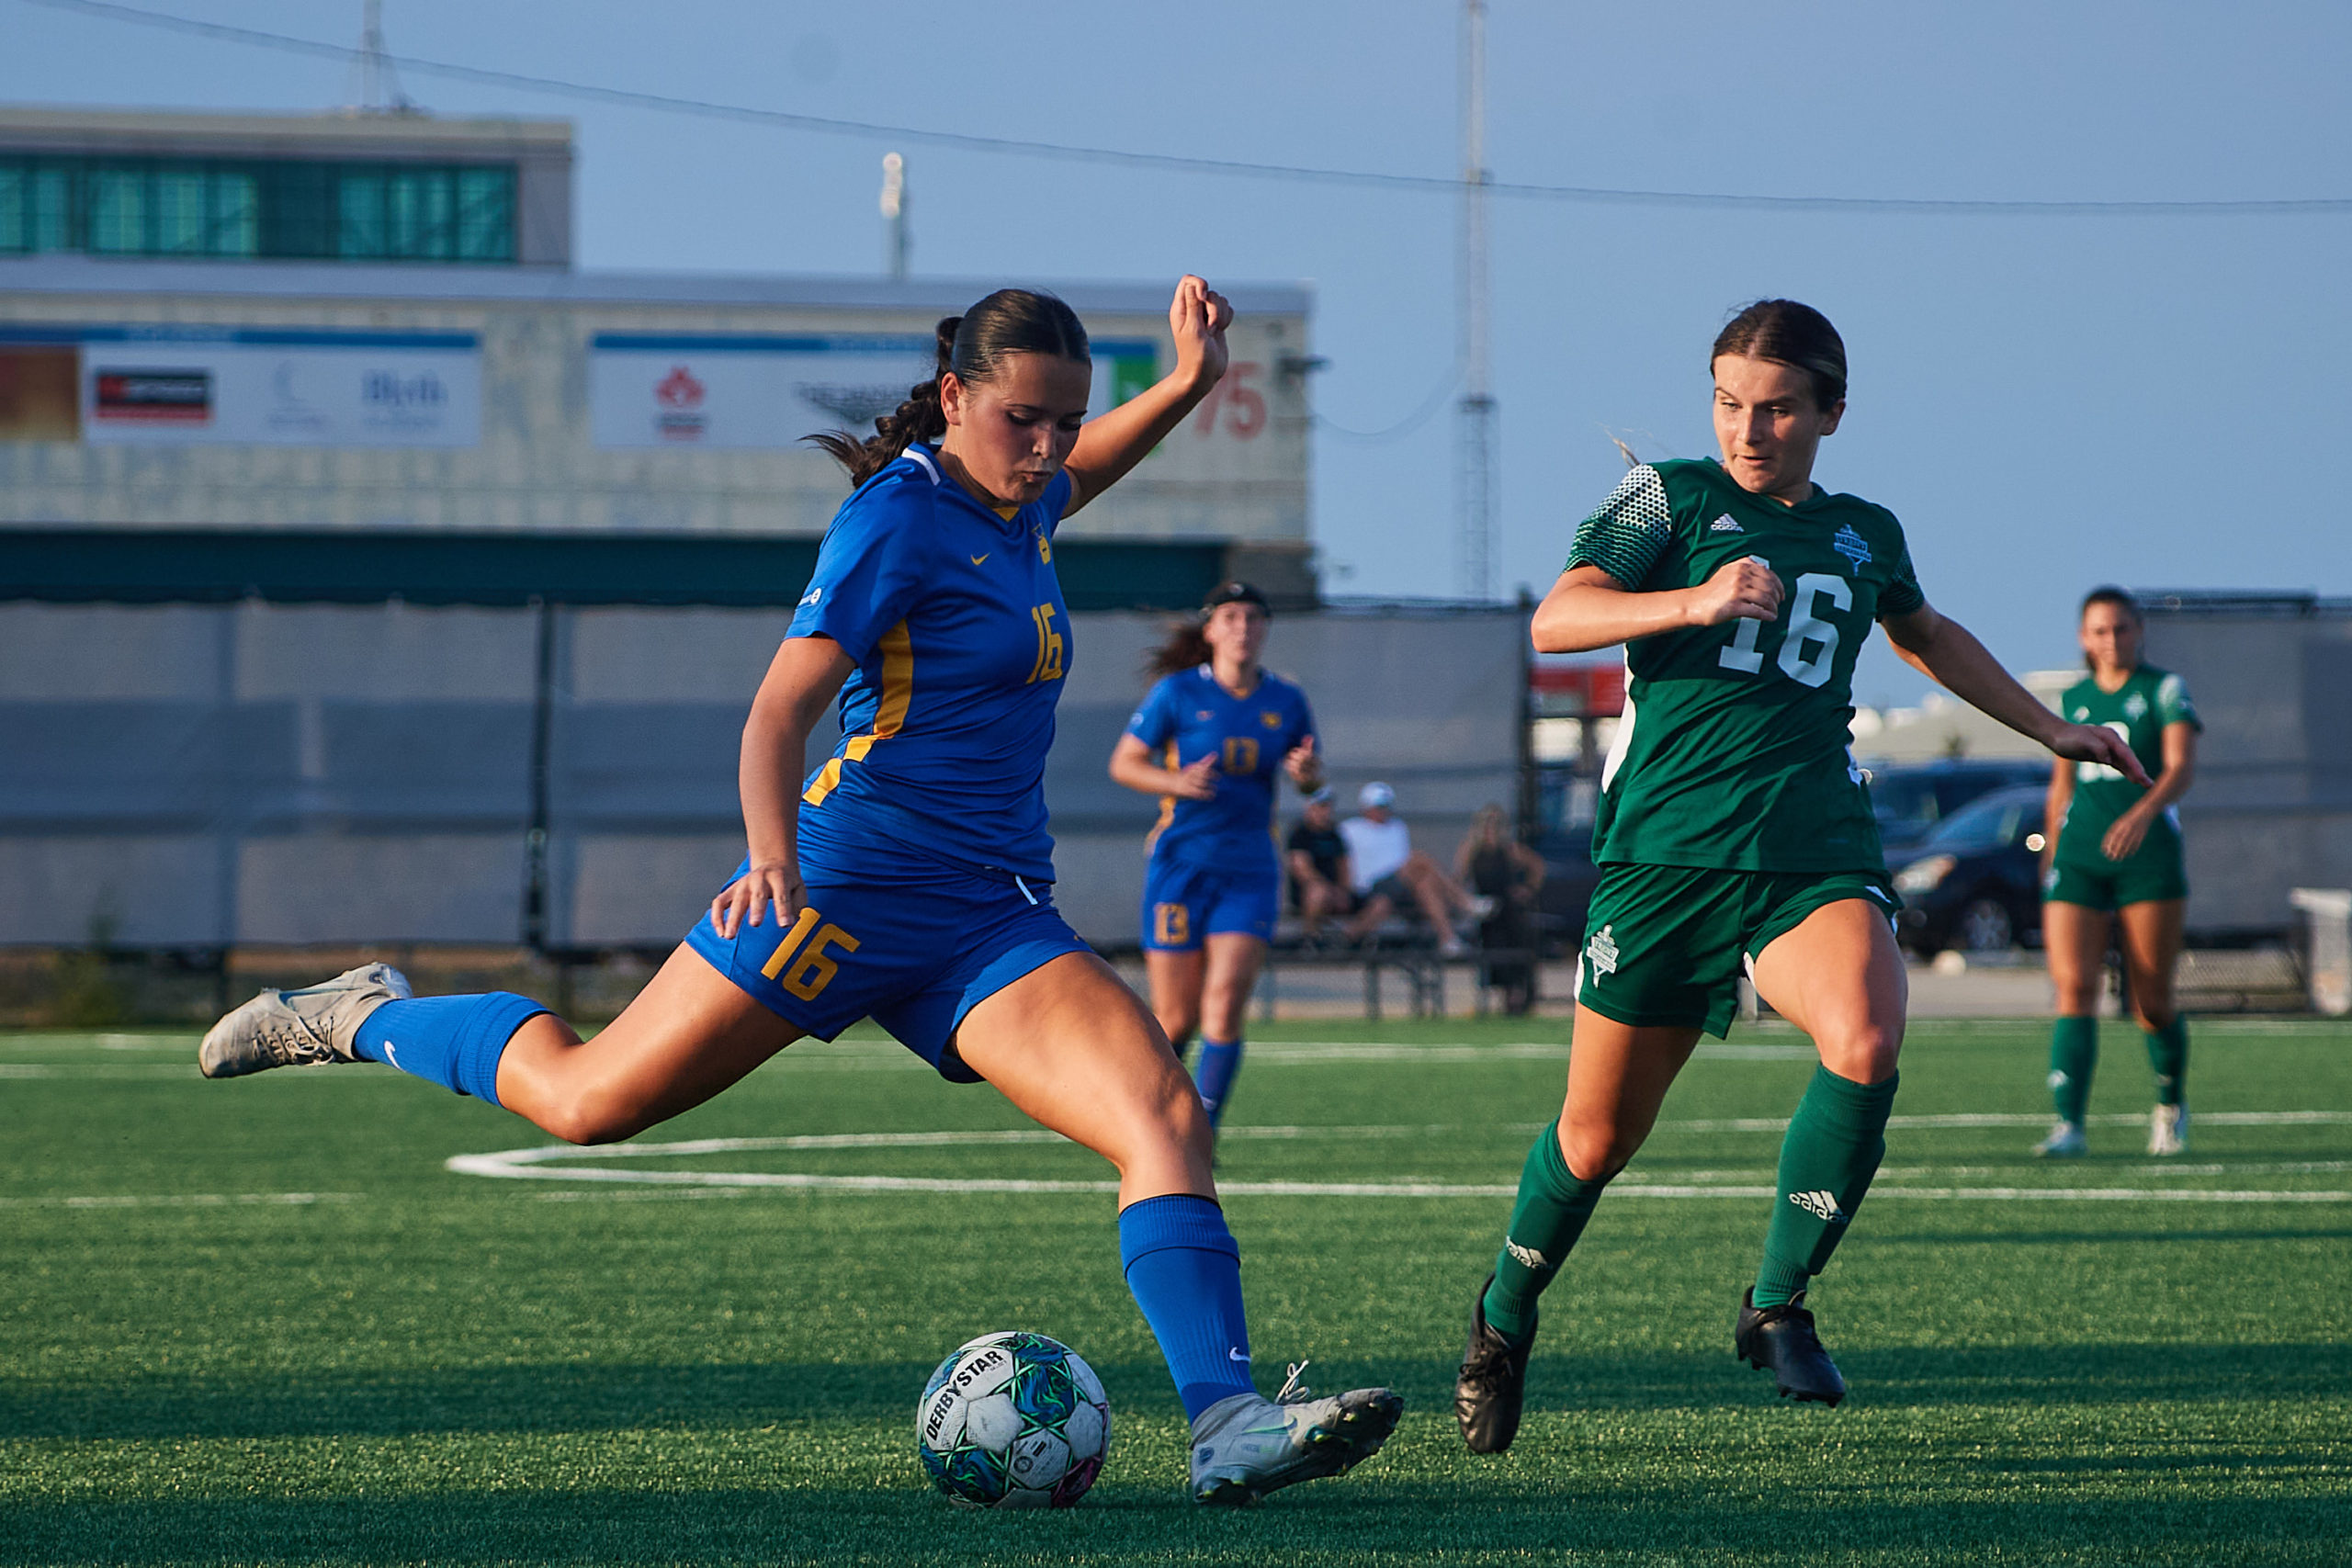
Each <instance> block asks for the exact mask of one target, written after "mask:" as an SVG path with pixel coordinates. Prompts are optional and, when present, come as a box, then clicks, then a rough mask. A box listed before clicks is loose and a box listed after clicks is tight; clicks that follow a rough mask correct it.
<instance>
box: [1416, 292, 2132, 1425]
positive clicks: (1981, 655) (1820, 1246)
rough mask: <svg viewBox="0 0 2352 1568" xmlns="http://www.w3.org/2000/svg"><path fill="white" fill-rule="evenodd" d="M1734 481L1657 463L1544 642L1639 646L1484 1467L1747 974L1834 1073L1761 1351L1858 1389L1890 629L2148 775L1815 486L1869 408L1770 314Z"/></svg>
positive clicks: (1741, 1333)
mask: <svg viewBox="0 0 2352 1568" xmlns="http://www.w3.org/2000/svg"><path fill="white" fill-rule="evenodd" d="M1711 363H1712V367H1713V373H1714V386H1715V391H1714V423H1715V437H1716V441H1717V444H1718V445H1719V446H1720V447H1721V448H1722V451H1723V460H1722V462H1721V463H1715V462H1671V463H1659V464H1657V465H1644V466H1642V467H1640V468H1635V469H1634V470H1633V472H1631V473H1630V474H1628V475H1627V476H1626V477H1625V481H1624V483H1623V485H1621V486H1620V487H1619V488H1618V490H1617V492H1616V493H1615V494H1614V495H1612V496H1611V497H1610V498H1609V500H1608V501H1607V502H1604V503H1603V504H1602V505H1601V507H1600V510H1599V511H1598V512H1595V513H1593V514H1592V515H1591V516H1590V517H1589V518H1587V519H1586V520H1585V522H1584V523H1583V525H1581V526H1580V527H1579V528H1578V529H1577V536H1576V543H1575V546H1574V547H1573V548H1572V549H1571V550H1570V552H1569V554H1568V561H1567V568H1566V570H1565V571H1563V572H1562V573H1561V575H1560V579H1559V581H1557V582H1556V583H1555V584H1554V586H1553V588H1552V591H1551V592H1550V593H1549V594H1547V595H1546V596H1545V598H1544V603H1543V604H1542V606H1541V607H1539V608H1538V609H1537V610H1536V612H1535V620H1534V626H1533V628H1532V631H1533V637H1534V643H1535V647H1536V648H1537V649H1539V650H1541V651H1544V652H1547V653H1549V652H1561V653H1566V652H1573V651H1577V650H1581V649H1596V648H1605V647H1608V646H1609V645H1610V644H1611V643H1617V642H1623V644H1624V645H1625V650H1626V665H1627V671H1628V674H1629V677H1630V679H1629V681H1628V683H1627V699H1626V704H1625V712H1624V716H1623V718H1622V719H1621V720H1620V721H1619V725H1618V730H1617V737H1616V740H1615V743H1614V744H1613V745H1612V746H1611V749H1610V755H1609V760H1608V761H1607V763H1606V765H1605V767H1604V769H1603V771H1602V773H1601V795H1600V815H1599V818H1598V820H1597V821H1596V823H1595V825H1594V829H1593V843H1594V854H1593V858H1594V860H1595V861H1597V862H1598V863H1600V868H1601V879H1600V885H1599V886H1597V887H1596V888H1595V889H1594V892H1593V897H1592V906H1591V911H1590V913H1589V915H1588V916H1587V918H1586V940H1585V948H1584V954H1583V960H1582V963H1581V964H1580V965H1579V970H1578V975H1577V1012H1576V1031H1575V1036H1574V1043H1573V1044H1572V1046H1571V1048H1570V1051H1569V1057H1568V1085H1567V1095H1566V1100H1565V1102H1564V1103H1563V1105H1562V1108H1561V1111H1560V1117H1559V1120H1558V1121H1557V1122H1555V1123H1554V1124H1553V1125H1551V1126H1547V1127H1546V1128H1544V1131H1543V1132H1542V1133H1541V1134H1538V1135H1537V1137H1536V1139H1535V1145H1534V1147H1533V1148H1532V1149H1531V1150H1530V1151H1529V1153H1528V1156H1527V1164H1526V1168H1525V1169H1524V1171H1523V1172H1522V1174H1521V1179H1520V1188H1519V1197H1518V1201H1517V1203H1516V1205H1515V1207H1514V1208H1513V1209H1512V1211H1511V1217H1510V1229H1509V1231H1508V1232H1507V1233H1506V1234H1505V1236H1504V1240H1503V1246H1502V1250H1501V1252H1500V1254H1499V1255H1498V1257H1497V1258H1496V1260H1495V1271H1494V1273H1493V1275H1492V1276H1491V1277H1490V1278H1489V1279H1488V1280H1487V1282H1486V1284H1484V1285H1483V1286H1482V1287H1481V1288H1480V1290H1479V1292H1478V1294H1477V1296H1476V1298H1475V1299H1474V1300H1473V1302H1472V1303H1471V1311H1470V1340H1469V1345H1468V1347H1467V1348H1466V1349H1465V1350H1464V1354H1463V1361H1462V1371H1461V1375H1460V1378H1459V1381H1458V1382H1457V1384H1456V1388H1455V1413H1456V1415H1457V1416H1459V1417H1460V1419H1461V1423H1462V1433H1463V1437H1464V1440H1465V1441H1467V1442H1468V1444H1469V1445H1470V1447H1471V1449H1472V1450H1475V1451H1477V1452H1481V1453H1494V1452H1498V1451H1500V1450H1502V1449H1504V1448H1506V1447H1508V1446H1509V1445H1510V1440H1511V1438H1512V1436H1513V1435H1514V1434H1515V1433H1516V1432H1517V1431H1518V1429H1519V1417H1520V1406H1521V1393H1522V1390H1523V1387H1524V1383H1525V1380H1526V1371H1527V1356H1528V1351H1529V1348H1530V1347H1531V1346H1532V1343H1533V1341H1534V1337H1535V1325H1536V1314H1535V1303H1536V1297H1537V1296H1538V1294H1539V1293H1541V1292H1542V1291H1543V1290H1544V1287H1545V1286H1546V1285H1547V1284H1549V1283H1550V1282H1551V1280H1552V1279H1553V1278H1554V1276H1555V1273H1556V1272H1557V1270H1558V1269H1559V1268H1560V1265H1561V1264H1562V1262H1563V1261H1564V1260H1565V1259H1566V1255H1567V1252H1568V1249H1569V1248H1570V1247H1572V1246H1574V1245H1575V1242H1576V1239H1577V1234H1578V1233H1579V1232H1581V1231H1582V1230H1583V1228H1584V1224H1585V1221H1586V1219H1587V1218H1588V1217H1589V1215H1590V1214H1591V1213H1592V1208H1593V1204H1594V1203H1595V1202H1596V1201H1598V1200H1599V1198H1600V1192H1601V1189H1602V1188H1603V1187H1605V1186H1606V1185H1607V1184H1608V1182H1609V1179H1611V1177H1613V1176H1615V1175H1616V1174H1617V1172H1618V1171H1619V1170H1621V1169H1623V1167H1624V1165H1625V1162H1626V1161H1627V1160H1629V1159H1631V1158H1632V1157H1633V1156H1634V1150H1636V1149H1638V1148H1639V1147H1640V1146H1641V1145H1642V1141H1643V1139H1644V1138H1645V1137H1646V1136H1647V1135H1648V1134H1649V1130H1650V1126H1651V1124H1652V1122H1654V1121H1655V1120H1656V1119H1657V1111H1658V1106H1659V1104H1660V1102H1661V1101H1662V1100H1664V1099H1665V1097H1666V1091H1667V1088H1668V1085H1670V1084H1671V1083H1672V1082H1673V1081H1674V1077H1675V1075H1676V1074H1677V1073H1678V1072H1679V1071H1680V1070H1681V1068H1682V1065H1683V1063H1684V1062H1686V1061H1688V1060H1689V1059H1690V1056H1691V1050H1692V1048H1693V1047H1695V1046H1696V1045H1697V1044H1698V1042H1699V1036H1700V1034H1701V1033H1702V1032H1713V1033H1715V1034H1718V1035H1720V1034H1722V1033H1724V1032H1725V1030H1726V1029H1728V1027H1729V1026H1730V1022H1731V1018H1732V1014H1733V1011H1734V1007H1735V1000H1736V990H1735V987H1736V980H1737V977H1738V975H1739V973H1740V970H1741V968H1742V966H1743V965H1745V966H1746V967H1747V972H1748V973H1749V974H1750V975H1751V976H1753V977H1754V979H1755V983H1756V987H1757V989H1758V991H1759V992H1760V993H1761V994H1762V995H1763V997H1764V998H1765V999H1766V1000H1768V1001H1770V1003H1771V1004H1772V1006H1773V1008H1774V1009H1776V1010H1778V1011H1779V1012H1780V1013H1781V1015H1782V1016H1783V1017H1785V1018H1787V1019H1788V1020H1789V1021H1791V1022H1792V1023H1794V1024H1796V1025H1797V1027H1798V1028H1800V1029H1803V1030H1804V1032H1806V1033H1808V1034H1810V1035H1811V1036H1812V1037H1813V1040H1814V1043H1815V1046H1816V1047H1818V1049H1819V1051H1820V1054H1821V1066H1820V1068H1819V1070H1818V1071H1816V1072H1815V1075H1814V1077H1813V1082H1812V1084H1811V1085H1810V1086H1809V1087H1808V1088H1807V1089H1806V1090H1805V1093H1804V1099H1803V1100H1802V1101H1801V1102H1800V1103H1799V1104H1798V1106H1797V1108H1796V1114H1795V1116H1794V1118H1793V1119H1792V1121H1791V1122H1790V1124H1789V1131H1788V1134H1787V1137H1786V1139H1785V1140H1784V1141H1783V1143H1782V1145H1781V1165H1780V1182H1779V1193H1778V1195H1777V1197H1776V1198H1775V1200H1774V1203H1773V1209H1772V1213H1771V1219H1770V1225H1769V1227H1768V1229H1767V1232H1766V1235H1765V1241H1764V1256H1763V1261H1762V1265H1761V1268H1760V1269H1759V1270H1758V1274H1757V1276H1756V1283H1755V1285H1754V1287H1753V1289H1752V1290H1751V1291H1750V1292H1748V1293H1747V1295H1746V1296H1744V1297H1743V1298H1742V1300H1741V1302H1740V1305H1739V1312H1738V1315H1737V1318H1736V1322H1735V1325H1734V1344H1735V1347H1736V1351H1737V1353H1738V1354H1739V1356H1740V1357H1741V1358H1742V1359H1746V1360H1747V1361H1749V1362H1751V1363H1753V1364H1754V1365H1756V1366H1758V1367H1759V1368H1766V1369H1769V1370H1770V1371H1772V1372H1773V1373H1774V1375H1775V1377H1776V1379H1777V1381H1778V1383H1779V1386H1780V1390H1781V1393H1784V1394H1793V1395H1795V1396H1796V1397H1797V1398H1799V1399H1814V1400H1821V1401H1824V1402H1826V1403H1828V1404H1836V1403H1837V1402H1838V1400H1839V1399H1840V1398H1842V1397H1843V1396H1844V1394H1845V1391H1846V1385H1845V1382H1844V1380H1843V1379H1842V1378H1841V1377H1840V1376H1839V1375H1838V1369H1837V1367H1836V1366H1834V1365H1833V1364H1831V1362H1830V1360H1829V1358H1828V1356H1827V1355H1826V1354H1825V1353H1824V1352H1823V1350H1822V1348H1821V1342H1820V1340H1819V1338H1818V1337H1816V1336H1815V1330H1814V1319H1813V1314H1811V1313H1810V1312H1809V1311H1807V1310H1806V1308H1805V1306H1804V1291H1805V1286H1806V1283H1807V1281H1808V1280H1810V1279H1811V1278H1812V1277H1813V1276H1814V1275H1815V1274H1817V1273H1819V1272H1820V1271H1821V1270H1822V1269H1823V1267H1824V1266H1825V1265H1826V1264H1827V1262H1828V1261H1829V1255H1830V1253H1831V1251H1832V1250H1833V1249H1834V1248H1835V1247H1837V1245H1838V1239H1839V1237H1840V1236H1842V1235H1844V1233H1845V1230H1846V1227H1847V1224H1848V1223H1849V1221H1850V1220H1851V1219H1852V1217H1853V1213H1854V1211H1855V1208H1856V1206H1857V1205H1859V1204H1860V1201H1861V1200H1862V1195H1863V1193H1864V1192H1865V1191H1867V1190H1869V1187H1870V1181H1871V1176H1872V1175H1873V1174H1874V1173H1875V1172H1876V1170H1877V1168H1878V1162H1879V1157H1880V1156H1881V1154H1882V1153H1883V1151H1884V1148H1885V1140H1884V1132H1885V1127H1886V1118H1887V1112H1888V1109H1889V1107H1890V1106H1891V1105H1892V1104H1893V1102H1894V1086H1895V1055H1896V1052H1897V1050H1898V1048H1899V1047H1900V1045H1901V1043H1902V1040H1903V1021H1904V1006H1905V981H1904V970H1903V960H1902V955H1901V953H1899V952H1898V951H1897V949H1896V947H1895V943H1894V931H1893V927H1892V924H1891V920H1890V917H1891V916H1892V914H1893V913H1894V909H1895V908H1896V906H1897V900H1896V898H1895V897H1894V891H1893V889H1892V888H1891V887H1890V886H1888V883H1887V879H1886V870H1885V866H1884V863H1883V858H1882V855H1881V852H1880V848H1879V841H1878V833H1877V829H1876V826H1875V824H1874V823H1873V821H1872V818H1871V807H1870V799H1869V795H1868V794H1867V792H1866V791H1865V789H1864V787H1863V781H1862V774H1861V773H1860V770H1859V769H1858V768H1856V767H1855V766H1854V765H1853V761H1852V759H1851V757H1850V756H1849V753H1848V751H1847V750H1846V746H1847V740H1848V736H1849V728H1848V727H1849V724H1850V723H1851V721H1852V716H1853V709H1852V706H1851V700H1852V699H1851V694H1850V685H1851V680H1852V675H1853V669H1854V659H1855V656H1856V654H1857V652H1858V651H1859V650H1860V646H1861V644H1862V641H1863V639H1864V638H1865V637H1868V636H1869V634H1870V629H1871V623H1872V622H1876V623H1878V624H1879V625H1881V626H1884V627H1885V628H1886V631H1887V635H1888V637H1890V638H1891V639H1893V641H1894V645H1895V647H1896V649H1898V650H1899V651H1900V652H1901V653H1902V655H1903V657H1904V658H1905V659H1906V660H1909V661H1910V662H1911V663H1912V664H1914V665H1916V666H1917V668H1919V669H1920V670H1922V671H1926V672H1927V673H1928V674H1929V675H1932V676H1933V677H1935V678H1936V679H1937V680H1939V681H1940V682H1943V684H1944V685H1946V686H1947V687H1949V688H1951V691H1952V692H1953V693H1955V694H1958V695H1959V696H1960V697H1962V698H1963V699H1964V700H1966V701H1968V702H1970V703H1972V704H1973V705H1975V706H1977V707H1979V708H1981V709H1983V710H1984V711H1985V713H1987V714H1989V715H1991V716H1993V717H1995V718H1997V719H1999V720H2000V721H2001V722H2003V723H2004V724H2007V725H2008V726H2010V727H2011V728H2015V729H2017V730H2018V731H2020V732H2022V733H2024V734H2026V735H2029V736H2031V737H2032V738H2033V739H2036V740H2038V741H2041V743H2042V744H2044V745H2046V746H2049V747H2050V748H2051V749H2052V750H2054V751H2056V752H2058V753H2059V754H2060V755H2062V756H2067V757H2076V758H2082V759H2086V760H2089V761H2101V762H2107V763H2109V764H2111V765H2113V766H2115V767H2118V768H2120V769H2121V770H2122V771H2123V772H2125V773H2129V774H2132V775H2135V776H2136V775H2138V774H2139V772H2140V765H2139V763H2138V762H2137V761H2135V760H2134V759H2133V757H2132V755H2131V750H2130V749H2129V748H2128V747H2127V746H2125V745H2124V743H2123V741H2122V740H2121V739H2120V738H2119V737H2117V736H2116V735H2114V734H2113V733H2112V732H2110V731H2109V730H2106V729H2103V728H2098V727H2097V726H2092V725H2077V724H2069V723H2066V722H2065V721H2064V720H2063V719H2061V718H2060V717H2059V716H2057V715H2055V714H2052V712H2051V711H2050V710H2049V709H2047V708H2045V707H2043V706H2042V705H2041V703H2040V702H2038V701H2036V700H2035V699H2034V697H2033V696H2032V694H2030V693H2028V692H2027V691H2026V690H2025V689H2024V688H2023V687H2021V686H2019V685H2018V683H2017V682H2015V681H2013V680H2011V679H2010V678H2009V676H2008V675H2007V673H2006V672H2005V671H2003V670H2002V669H2001V667H2000V665H1999V664H1998V663H1996V661H1995V660H1994V659H1993V656H1992V655H1991V654H1990V653H1988V652H1986V651H1985V648H1984V646H1983V645H1982V644H1981V643H1979V642H1978V641H1977V640H1976V639H1975V638H1974V637H1972V636H1970V635H1969V633H1968V632H1967V631H1966V630H1965V629H1963V628H1962V626H1959V625H1958V624H1957V623H1955V622H1953V621H1951V620H1948V619H1946V618H1945V617H1944V616H1942V615H1939V614H1937V613H1936V611H1935V610H1934V609H1932V608H1930V607H1929V606H1928V602H1927V599H1926V598H1925V597H1924V596H1923V595H1922V594H1921V592H1920V591H1919V585H1918V583H1917V580H1916V579H1915V577H1914V576H1913V573H1912V570H1911V556H1910V551H1909V549H1908V548H1907V547H1905V543H1904V538H1903V529H1902V526H1901V525H1899V524H1898V523H1896V522H1895V520H1894V514H1893V513H1889V512H1887V511H1885V510H1884V509H1883V508H1882V507H1878V506H1873V505H1871V503H1870V502H1865V501H1860V500H1858V499H1856V498H1855V497H1853V496H1850V495H1832V494H1829V493H1827V492H1826V491H1823V490H1822V489H1821V488H1820V487H1819V486H1817V485H1815V483H1814V482H1813V464H1814V457H1815V452H1816V450H1817V448H1818V446H1819V444H1820V441H1821V438H1822V437H1823V436H1825V435H1827V434H1830V433H1831V432H1832V431H1834V430H1836V429H1837V428H1838V418H1839V416H1840V415H1842V414H1843V413H1844V412H1845V407H1846V402H1845V399H1846V351H1845V345H1844V344H1842V343H1841V342H1840V341H1839V340H1838V333H1837V331H1836V329H1835V328H1833V327H1831V326H1830V324H1829V322H1828V321H1826V319H1825V318H1824V317H1823V316H1822V315H1821V314H1820V312H1818V311H1816V310H1811V309H1809V308H1808V307H1806V306H1804V305H1800V304H1796V303H1794V302H1793V301H1791V300H1785V299H1766V300H1761V301H1758V303H1756V304H1754V305H1751V306H1749V307H1748V308H1747V310H1743V311H1741V312H1740V313H1739V314H1738V315H1737V316H1736V317H1734V318H1733V320H1732V321H1731V323H1730V324H1729V325H1728V326H1726V327H1725V328H1724V331H1723V333H1722V334H1721V335H1720V336H1718V337H1717V338H1716V340H1715V344H1714V351H1713V355H1712V359H1711Z"/></svg>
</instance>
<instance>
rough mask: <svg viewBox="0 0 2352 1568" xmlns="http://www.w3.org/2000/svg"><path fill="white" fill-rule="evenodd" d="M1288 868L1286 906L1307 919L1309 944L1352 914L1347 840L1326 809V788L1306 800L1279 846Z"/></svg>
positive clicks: (1328, 797) (1328, 807) (1328, 800)
mask: <svg viewBox="0 0 2352 1568" xmlns="http://www.w3.org/2000/svg"><path fill="white" fill-rule="evenodd" d="M1283 862H1284V863H1286V864H1287V865H1288V867H1289V869H1290V903H1291V908H1294V909H1296V910H1297V911H1298V912H1299V915H1300V917H1301V918H1302V919H1305V920H1306V935H1307V939H1308V940H1309V941H1319V940H1321V938H1322V935H1323V927H1324V926H1325V924H1326V923H1328V922H1329V921H1331V920H1334V919H1340V918H1341V917H1342V916H1346V915H1351V914H1353V913H1355V908H1356V895H1355V889H1354V887H1353V886H1351V874H1350V871H1349V868H1348V841H1347V840H1345V839H1344V838H1341V837H1340V824H1339V821H1338V819H1337V818H1336V817H1335V815H1334V813H1333V812H1332V809H1331V786H1330V785H1329V784H1325V785H1324V786H1323V787H1322V788H1320V789H1318V790H1317V791H1315V792H1314V793H1313V794H1312V795H1308V796H1307V797H1306V816H1304V817H1302V818H1299V820H1298V826H1296V827H1295V828H1293V829H1291V830H1290V837H1289V838H1288V839H1287V840H1284V841H1283Z"/></svg>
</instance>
